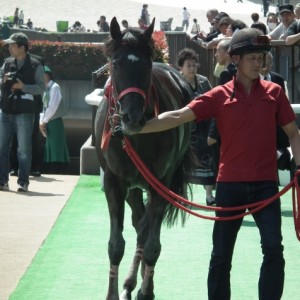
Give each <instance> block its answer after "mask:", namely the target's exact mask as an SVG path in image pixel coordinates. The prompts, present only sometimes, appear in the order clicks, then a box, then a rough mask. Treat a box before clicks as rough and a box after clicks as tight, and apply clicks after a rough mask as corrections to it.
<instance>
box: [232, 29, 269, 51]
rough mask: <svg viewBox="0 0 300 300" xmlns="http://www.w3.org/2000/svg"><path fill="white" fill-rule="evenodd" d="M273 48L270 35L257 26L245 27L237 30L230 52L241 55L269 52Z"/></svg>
mask: <svg viewBox="0 0 300 300" xmlns="http://www.w3.org/2000/svg"><path fill="white" fill-rule="evenodd" d="M270 50H271V43H270V39H269V38H268V36H266V35H263V34H262V33H261V31H260V30H258V29H255V28H244V29H241V30H239V31H238V32H236V33H235V34H234V35H233V36H232V39H231V42H230V47H229V49H228V53H229V55H230V56H232V55H241V54H246V53H261V52H262V53H267V52H269V51H270Z"/></svg>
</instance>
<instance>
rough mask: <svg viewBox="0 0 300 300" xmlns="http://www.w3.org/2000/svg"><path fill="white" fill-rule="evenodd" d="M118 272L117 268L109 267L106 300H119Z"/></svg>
mask: <svg viewBox="0 0 300 300" xmlns="http://www.w3.org/2000/svg"><path fill="white" fill-rule="evenodd" d="M118 272H119V266H114V265H111V266H110V270H109V283H108V291H107V296H106V300H119V292H118Z"/></svg>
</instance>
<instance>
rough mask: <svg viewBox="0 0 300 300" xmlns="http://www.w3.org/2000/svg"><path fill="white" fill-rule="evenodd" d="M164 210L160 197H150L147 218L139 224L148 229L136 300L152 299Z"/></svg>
mask: <svg viewBox="0 0 300 300" xmlns="http://www.w3.org/2000/svg"><path fill="white" fill-rule="evenodd" d="M151 196H153V194H152V195H151ZM164 209H165V201H164V200H163V199H161V198H160V197H159V198H157V197H151V201H150V203H149V206H148V207H147V213H146V215H147V218H145V219H143V220H142V221H143V222H141V223H142V224H141V227H142V228H143V227H144V228H148V230H147V231H148V236H147V239H146V242H145V243H144V261H145V271H144V276H143V282H142V285H141V289H140V290H139V292H138V295H137V299H138V300H152V299H154V268H155V265H156V262H157V260H158V258H159V256H160V251H161V243H160V231H161V224H162V221H163V215H164ZM147 231H146V232H147ZM139 237H140V236H139Z"/></svg>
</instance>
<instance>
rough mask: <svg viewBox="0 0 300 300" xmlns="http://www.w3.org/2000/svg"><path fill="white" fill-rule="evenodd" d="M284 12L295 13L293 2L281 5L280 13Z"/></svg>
mask: <svg viewBox="0 0 300 300" xmlns="http://www.w3.org/2000/svg"><path fill="white" fill-rule="evenodd" d="M284 12H289V13H294V6H293V5H291V4H285V5H280V6H279V14H282V13H284Z"/></svg>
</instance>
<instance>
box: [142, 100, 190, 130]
mask: <svg viewBox="0 0 300 300" xmlns="http://www.w3.org/2000/svg"><path fill="white" fill-rule="evenodd" d="M195 118H196V117H195V115H194V112H193V111H192V110H191V109H190V108H189V107H187V106H185V107H183V108H181V109H179V110H173V111H167V112H164V113H162V114H160V115H158V116H157V117H155V118H153V119H151V120H149V121H148V122H147V123H146V125H145V126H144V127H143V129H142V130H141V131H140V132H139V133H151V132H159V131H164V130H168V129H171V128H174V127H177V126H179V125H181V124H184V123H187V122H191V121H193V120H195Z"/></svg>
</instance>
